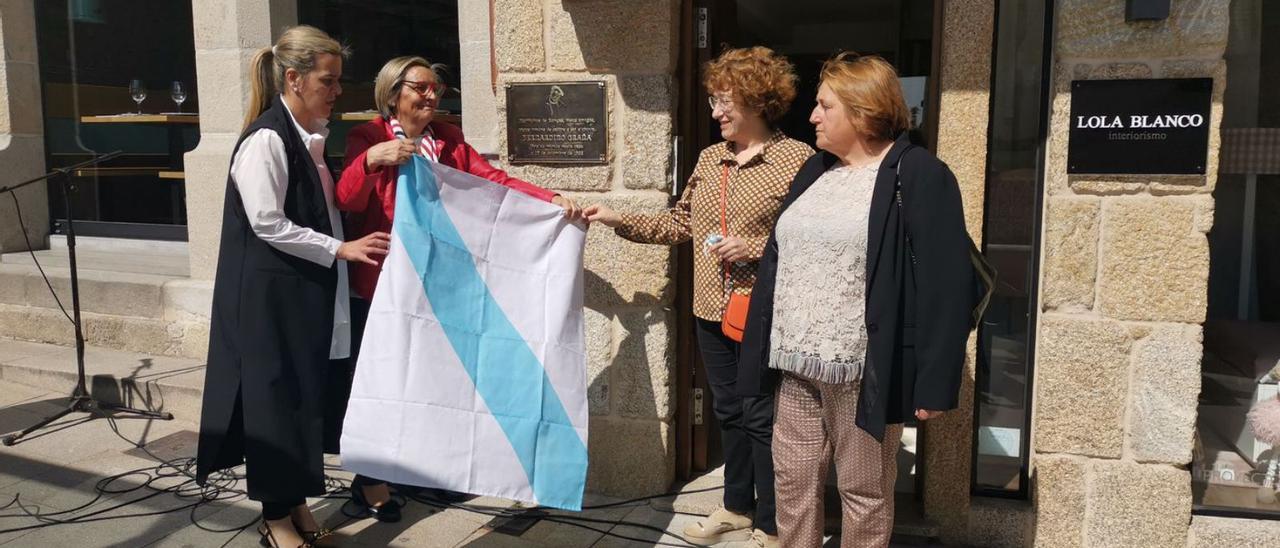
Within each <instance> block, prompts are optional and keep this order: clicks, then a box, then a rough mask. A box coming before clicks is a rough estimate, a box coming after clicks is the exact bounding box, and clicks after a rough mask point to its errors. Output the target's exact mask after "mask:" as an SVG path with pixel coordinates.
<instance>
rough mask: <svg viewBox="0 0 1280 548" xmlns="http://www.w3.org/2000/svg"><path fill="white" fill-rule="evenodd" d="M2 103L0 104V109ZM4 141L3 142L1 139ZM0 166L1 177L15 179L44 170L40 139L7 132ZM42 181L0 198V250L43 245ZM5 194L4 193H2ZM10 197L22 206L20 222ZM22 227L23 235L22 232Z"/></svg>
mask: <svg viewBox="0 0 1280 548" xmlns="http://www.w3.org/2000/svg"><path fill="white" fill-rule="evenodd" d="M3 110H4V106H3V105H2V104H0V111H3ZM5 141H7V142H5ZM0 147H2V148H0V165H4V168H5V176H6V177H9V178H10V179H9V180H10V181H12V182H17V181H22V180H25V179H28V178H31V177H36V176H38V175H40V174H41V173H44V138H43V137H40V136H35V135H32V136H15V135H9V136H7V139H6V138H5V137H0ZM47 188H48V187H47V185H46V184H45V183H35V184H31V185H27V186H25V187H22V188H20V189H18V190H17V191H15V192H14V193H13V194H12V195H9V196H3V197H0V198H3V199H0V253H12V252H15V251H26V250H27V242H28V241H30V243H31V246H32V247H35V248H37V249H40V248H43V247H45V238H46V236H48V234H49V195H48V192H47ZM6 194H8V193H6ZM13 196H17V198H18V205H19V207H20V208H21V209H22V224H21V225H19V224H18V214H17V213H18V212H17V211H15V210H14V202H13ZM24 228H25V229H26V230H25V236H24V231H23V229H24Z"/></svg>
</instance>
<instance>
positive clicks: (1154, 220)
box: [1098, 198, 1209, 323]
mask: <svg viewBox="0 0 1280 548" xmlns="http://www.w3.org/2000/svg"><path fill="white" fill-rule="evenodd" d="M1195 213H1196V202H1195V201H1193V200H1187V199H1178V198H1155V199H1132V200H1130V199H1124V200H1113V201H1109V202H1107V203H1105V204H1104V206H1103V225H1102V253H1101V261H1102V268H1101V269H1099V270H1100V277H1101V279H1100V280H1099V281H1098V286H1099V289H1098V307H1099V309H1100V310H1101V311H1102V313H1103V314H1105V315H1106V316H1108V317H1112V318H1117V319H1125V320H1142V321H1164V322H1186V323H1200V322H1202V321H1204V314H1205V306H1206V294H1207V292H1208V290H1207V285H1208V279H1209V244H1208V240H1207V239H1206V238H1205V235H1204V234H1203V233H1201V232H1199V231H1198V230H1196V225H1195Z"/></svg>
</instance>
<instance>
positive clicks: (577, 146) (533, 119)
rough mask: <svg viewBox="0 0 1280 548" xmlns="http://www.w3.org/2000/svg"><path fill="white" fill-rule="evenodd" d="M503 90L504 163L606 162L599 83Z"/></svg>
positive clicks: (513, 84)
mask: <svg viewBox="0 0 1280 548" xmlns="http://www.w3.org/2000/svg"><path fill="white" fill-rule="evenodd" d="M506 89H507V161H508V162H510V163H512V164H605V163H607V162H608V161H607V153H608V137H609V131H608V128H607V127H606V122H605V116H606V108H605V85H604V82H602V81H601V82H522V83H516V82H510V83H508V84H507V86H506Z"/></svg>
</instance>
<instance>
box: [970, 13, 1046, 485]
mask: <svg viewBox="0 0 1280 548" xmlns="http://www.w3.org/2000/svg"><path fill="white" fill-rule="evenodd" d="M1049 5H1050V2H1046V1H1045V0H1006V1H1002V2H999V3H998V7H997V15H996V27H995V35H996V36H995V44H994V55H995V59H994V62H993V63H992V81H991V118H990V126H989V127H990V130H989V131H990V133H989V136H988V145H987V146H988V153H987V181H986V205H985V208H984V216H985V218H984V220H983V253H984V254H985V255H986V256H987V258H988V260H990V261H991V263H992V264H993V265H994V266H995V267H996V269H997V270H998V271H999V281H998V285H997V287H996V291H995V295H994V296H993V297H992V300H991V304H990V306H989V308H988V309H987V313H986V316H985V317H984V318H983V321H982V325H981V326H980V327H979V329H978V356H977V371H976V377H977V386H976V389H975V391H974V392H975V394H974V395H975V397H976V401H975V403H974V407H975V410H976V420H975V422H974V428H975V432H974V444H973V446H974V453H973V461H974V466H973V479H972V485H973V491H974V492H975V493H977V494H984V495H996V496H1022V497H1025V496H1026V493H1027V452H1028V448H1029V436H1028V434H1029V430H1028V425H1029V424H1030V421H1029V418H1030V412H1029V411H1030V410H1029V405H1028V404H1029V400H1030V396H1029V395H1030V394H1031V365H1032V364H1031V359H1032V355H1033V353H1032V348H1033V340H1032V335H1033V334H1034V332H1035V329H1034V327H1035V311H1036V309H1037V303H1036V299H1035V295H1036V279H1037V277H1038V276H1037V269H1036V265H1037V263H1038V251H1037V250H1038V248H1039V241H1038V234H1039V226H1040V219H1039V211H1040V194H1041V189H1042V188H1043V173H1044V168H1043V164H1044V143H1045V128H1046V126H1047V123H1048V121H1047V117H1046V113H1047V111H1048V110H1047V98H1046V94H1047V90H1048V82H1047V74H1046V72H1047V71H1046V70H1045V67H1047V66H1048V63H1049V55H1048V54H1049V48H1050V46H1049V40H1050V39H1051V37H1052V33H1051V32H1050V25H1051V21H1052V16H1051V13H1050V9H1049Z"/></svg>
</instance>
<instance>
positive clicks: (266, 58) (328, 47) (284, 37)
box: [244, 25, 351, 128]
mask: <svg viewBox="0 0 1280 548" xmlns="http://www.w3.org/2000/svg"><path fill="white" fill-rule="evenodd" d="M323 54H329V55H339V56H341V57H342V58H344V59H345V58H346V57H348V56H349V55H351V50H350V49H348V48H347V47H346V46H343V45H342V44H339V43H338V41H337V40H334V39H333V38H331V37H330V36H329V35H328V34H325V32H324V31H322V30H320V29H318V28H315V27H312V26H308V25H298V26H296V27H290V28H288V29H287V30H285V31H284V34H281V35H280V38H279V39H278V40H276V43H275V45H273V46H269V47H265V48H262V49H260V50H258V52H257V53H255V54H254V55H253V60H251V61H250V62H249V78H250V80H251V81H252V85H251V89H250V92H249V110H248V112H246V113H245V116H244V128H248V127H249V125H251V124H253V121H254V120H256V119H257V118H258V116H261V115H262V113H263V112H266V110H267V108H269V107H270V106H271V98H272V97H274V96H275V95H278V94H280V93H282V92H283V91H284V84H285V78H284V74H285V71H287V70H289V69H293V70H296V71H298V73H300V74H302V75H306V74H307V73H309V72H311V71H312V70H314V69H315V68H316V56H318V55H323Z"/></svg>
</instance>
